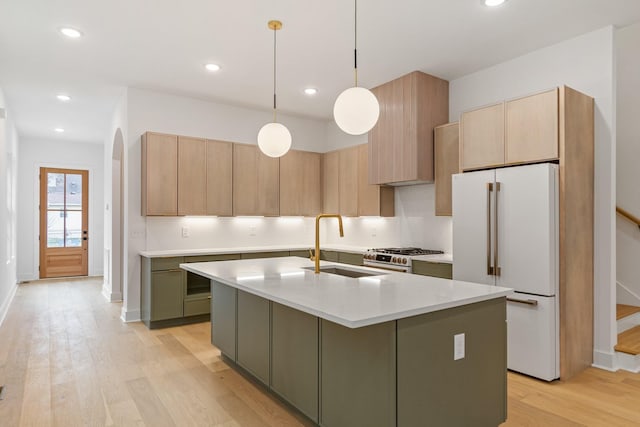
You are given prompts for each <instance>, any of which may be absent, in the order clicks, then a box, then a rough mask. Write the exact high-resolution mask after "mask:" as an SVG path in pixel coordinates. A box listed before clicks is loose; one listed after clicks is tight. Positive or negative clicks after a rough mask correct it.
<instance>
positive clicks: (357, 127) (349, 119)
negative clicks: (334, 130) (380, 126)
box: [333, 87, 380, 135]
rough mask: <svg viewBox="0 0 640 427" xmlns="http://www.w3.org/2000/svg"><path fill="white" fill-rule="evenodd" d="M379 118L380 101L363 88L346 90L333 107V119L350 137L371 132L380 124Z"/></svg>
mask: <svg viewBox="0 0 640 427" xmlns="http://www.w3.org/2000/svg"><path fill="white" fill-rule="evenodd" d="M379 116H380V104H379V103H378V99H377V98H376V96H375V95H374V94H373V93H371V91H370V90H368V89H366V88H363V87H350V88H349V89H346V90H345V91H343V92H342V93H341V94H340V95H339V96H338V98H337V99H336V102H335V104H334V105H333V117H334V119H335V121H336V123H337V124H338V127H339V128H340V129H342V130H343V131H344V132H346V133H348V134H350V135H362V134H365V133H367V132H369V131H370V130H371V129H372V128H373V127H374V126H375V125H376V123H377V122H378V117H379Z"/></svg>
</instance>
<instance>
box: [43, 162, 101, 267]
mask: <svg viewBox="0 0 640 427" xmlns="http://www.w3.org/2000/svg"><path fill="white" fill-rule="evenodd" d="M88 200H89V171H86V170H74V169H54V168H40V278H41V279H44V278H48V277H66V276H86V275H87V273H88V239H89V235H88V233H89V222H88Z"/></svg>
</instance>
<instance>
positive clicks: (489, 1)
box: [482, 0, 506, 7]
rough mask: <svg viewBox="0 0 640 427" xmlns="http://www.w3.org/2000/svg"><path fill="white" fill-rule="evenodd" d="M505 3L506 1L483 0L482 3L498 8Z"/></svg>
mask: <svg viewBox="0 0 640 427" xmlns="http://www.w3.org/2000/svg"><path fill="white" fill-rule="evenodd" d="M505 1H506V0H482V3H484V5H485V6H489V7H496V6H500V5H501V4H502V3H504V2H505Z"/></svg>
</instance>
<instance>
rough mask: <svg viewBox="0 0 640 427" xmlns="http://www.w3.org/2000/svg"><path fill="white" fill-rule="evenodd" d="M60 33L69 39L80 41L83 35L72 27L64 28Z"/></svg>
mask: <svg viewBox="0 0 640 427" xmlns="http://www.w3.org/2000/svg"><path fill="white" fill-rule="evenodd" d="M60 33H62V34H63V35H65V36H67V37H69V38H70V39H78V38H80V37H82V33H81V32H80V31H79V30H76V29H75V28H71V27H62V28H60Z"/></svg>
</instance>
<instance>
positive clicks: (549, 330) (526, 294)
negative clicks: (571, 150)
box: [452, 163, 560, 381]
mask: <svg viewBox="0 0 640 427" xmlns="http://www.w3.org/2000/svg"><path fill="white" fill-rule="evenodd" d="M452 180H453V190H452V191H453V278H454V279H455V280H464V281H468V282H476V283H484V284H488V285H497V286H504V287H507V288H513V289H514V291H515V293H514V294H513V295H511V296H509V297H508V298H507V331H508V332H507V334H508V335H507V352H508V353H507V361H508V368H509V369H511V370H513V371H517V372H521V373H524V374H527V375H530V376H533V377H537V378H540V379H544V380H547V381H551V380H554V379H556V378H558V377H559V376H560V357H559V323H558V307H559V304H558V298H559V294H558V281H559V277H558V272H559V269H558V165H555V164H551V163H541V164H534V165H526V166H515V167H508V168H500V169H492V170H483V171H477V172H467V173H462V174H457V175H454V176H453V178H452Z"/></svg>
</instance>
